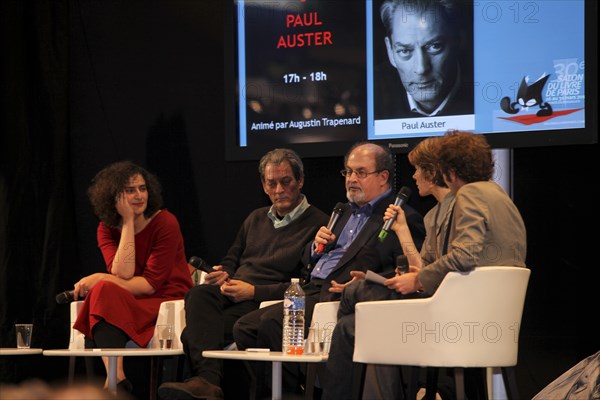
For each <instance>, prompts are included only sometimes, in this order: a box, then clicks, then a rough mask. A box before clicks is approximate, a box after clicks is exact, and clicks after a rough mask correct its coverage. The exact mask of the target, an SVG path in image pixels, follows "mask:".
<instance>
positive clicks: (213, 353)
mask: <svg viewBox="0 0 600 400" xmlns="http://www.w3.org/2000/svg"><path fill="white" fill-rule="evenodd" d="M202 355H203V356H204V357H206V358H222V359H228V360H245V361H269V362H271V364H272V368H273V373H272V381H271V382H272V383H271V385H272V388H271V393H272V399H273V400H281V363H282V362H304V363H319V362H324V361H327V355H313V354H304V355H301V356H288V355H287V354H283V353H282V352H280V351H270V352H258V351H244V350H205V351H203V352H202Z"/></svg>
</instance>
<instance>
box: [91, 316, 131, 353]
mask: <svg viewBox="0 0 600 400" xmlns="http://www.w3.org/2000/svg"><path fill="white" fill-rule="evenodd" d="M92 333H93V334H94V340H90V339H88V338H85V348H86V349H91V348H105V349H110V348H121V347H125V345H126V344H127V342H128V341H129V340H130V337H129V336H127V334H126V333H125V332H123V331H122V330H121V329H119V328H117V327H116V326H114V325H111V324H109V323H108V322H106V321H105V320H101V321H100V322H98V323H97V324H96V325H94V328H93V329H92Z"/></svg>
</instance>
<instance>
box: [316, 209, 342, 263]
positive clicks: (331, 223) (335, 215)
mask: <svg viewBox="0 0 600 400" xmlns="http://www.w3.org/2000/svg"><path fill="white" fill-rule="evenodd" d="M343 213H344V203H341V202H338V203H337V204H336V205H335V207H333V212H332V213H331V217H329V222H328V223H327V229H329V230H332V229H333V227H334V226H335V224H336V223H337V222H338V220H339V219H340V217H341V216H342V214H343ZM323 250H325V243H319V245H318V246H317V250H315V253H316V254H323Z"/></svg>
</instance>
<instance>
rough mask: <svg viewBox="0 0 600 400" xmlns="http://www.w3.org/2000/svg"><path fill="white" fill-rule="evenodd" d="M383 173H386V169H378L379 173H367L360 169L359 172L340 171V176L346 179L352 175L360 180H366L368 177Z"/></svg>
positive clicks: (351, 170) (350, 170)
mask: <svg viewBox="0 0 600 400" xmlns="http://www.w3.org/2000/svg"><path fill="white" fill-rule="evenodd" d="M382 171H385V170H384V169H378V170H377V171H373V172H367V171H365V170H362V169H359V170H358V171H355V170H353V169H350V168H348V169H343V170H341V171H340V174H342V176H343V177H346V178H350V177H351V176H352V174H356V177H357V178H358V179H365V178H366V177H367V176H369V175H371V174H378V173H380V172H382Z"/></svg>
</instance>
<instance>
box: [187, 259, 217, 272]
mask: <svg viewBox="0 0 600 400" xmlns="http://www.w3.org/2000/svg"><path fill="white" fill-rule="evenodd" d="M188 264H190V265H191V266H192V267H194V268H196V269H199V270H200V271H204V272H206V273H207V274H210V273H211V272H215V270H214V269H213V267H211V266H210V265H208V263H207V262H206V261H204V260H203V259H201V258H200V257H196V256H191V257H190V259H189V260H188Z"/></svg>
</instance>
